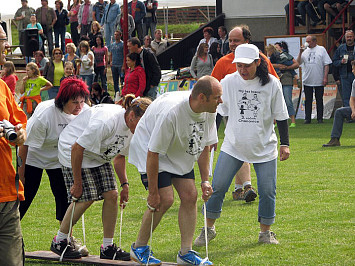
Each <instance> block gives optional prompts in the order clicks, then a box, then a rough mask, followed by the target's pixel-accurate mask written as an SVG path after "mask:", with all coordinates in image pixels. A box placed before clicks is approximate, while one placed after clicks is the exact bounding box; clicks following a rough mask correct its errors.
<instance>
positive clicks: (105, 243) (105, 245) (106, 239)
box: [103, 237, 113, 248]
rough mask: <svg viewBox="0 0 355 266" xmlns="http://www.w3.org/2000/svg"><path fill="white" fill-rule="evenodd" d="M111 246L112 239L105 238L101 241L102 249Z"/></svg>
mask: <svg viewBox="0 0 355 266" xmlns="http://www.w3.org/2000/svg"><path fill="white" fill-rule="evenodd" d="M112 244H113V238H105V237H104V240H103V246H104V248H107V247H108V246H111V245H112Z"/></svg>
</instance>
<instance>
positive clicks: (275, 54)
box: [265, 43, 298, 79]
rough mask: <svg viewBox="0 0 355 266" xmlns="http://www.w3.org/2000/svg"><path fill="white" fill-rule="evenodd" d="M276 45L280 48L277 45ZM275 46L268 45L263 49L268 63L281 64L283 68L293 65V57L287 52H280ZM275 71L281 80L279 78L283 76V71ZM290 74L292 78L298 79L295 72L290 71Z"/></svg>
mask: <svg viewBox="0 0 355 266" xmlns="http://www.w3.org/2000/svg"><path fill="white" fill-rule="evenodd" d="M276 44H277V45H278V46H279V47H280V45H279V43H276ZM276 44H275V45H273V44H269V45H268V46H266V47H265V50H266V53H267V56H268V57H269V58H270V62H271V63H272V64H282V65H285V66H291V65H293V56H292V55H290V54H289V53H288V52H287V51H284V50H282V48H281V50H278V49H277V47H276ZM275 71H276V73H277V75H278V76H279V77H280V78H281V76H282V75H283V70H280V69H278V68H275ZM291 74H292V77H293V78H296V79H298V77H297V73H296V71H295V70H291Z"/></svg>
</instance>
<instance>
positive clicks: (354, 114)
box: [350, 97, 355, 120]
mask: <svg viewBox="0 0 355 266" xmlns="http://www.w3.org/2000/svg"><path fill="white" fill-rule="evenodd" d="M350 108H351V119H352V120H355V97H350Z"/></svg>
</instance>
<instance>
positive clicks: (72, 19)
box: [69, 4, 80, 23]
mask: <svg viewBox="0 0 355 266" xmlns="http://www.w3.org/2000/svg"><path fill="white" fill-rule="evenodd" d="M79 8H80V4H77V5H76V6H72V8H71V9H70V11H71V12H72V13H73V15H72V16H70V17H69V22H70V23H72V22H76V21H78V12H79Z"/></svg>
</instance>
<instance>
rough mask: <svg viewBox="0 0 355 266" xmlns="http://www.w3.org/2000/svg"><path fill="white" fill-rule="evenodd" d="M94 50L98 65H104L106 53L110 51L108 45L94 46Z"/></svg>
mask: <svg viewBox="0 0 355 266" xmlns="http://www.w3.org/2000/svg"><path fill="white" fill-rule="evenodd" d="M92 51H93V52H94V56H95V64H96V66H97V67H102V66H105V65H106V60H107V58H106V56H105V55H106V53H107V51H108V49H107V47H106V46H104V47H101V48H97V47H93V48H92Z"/></svg>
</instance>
